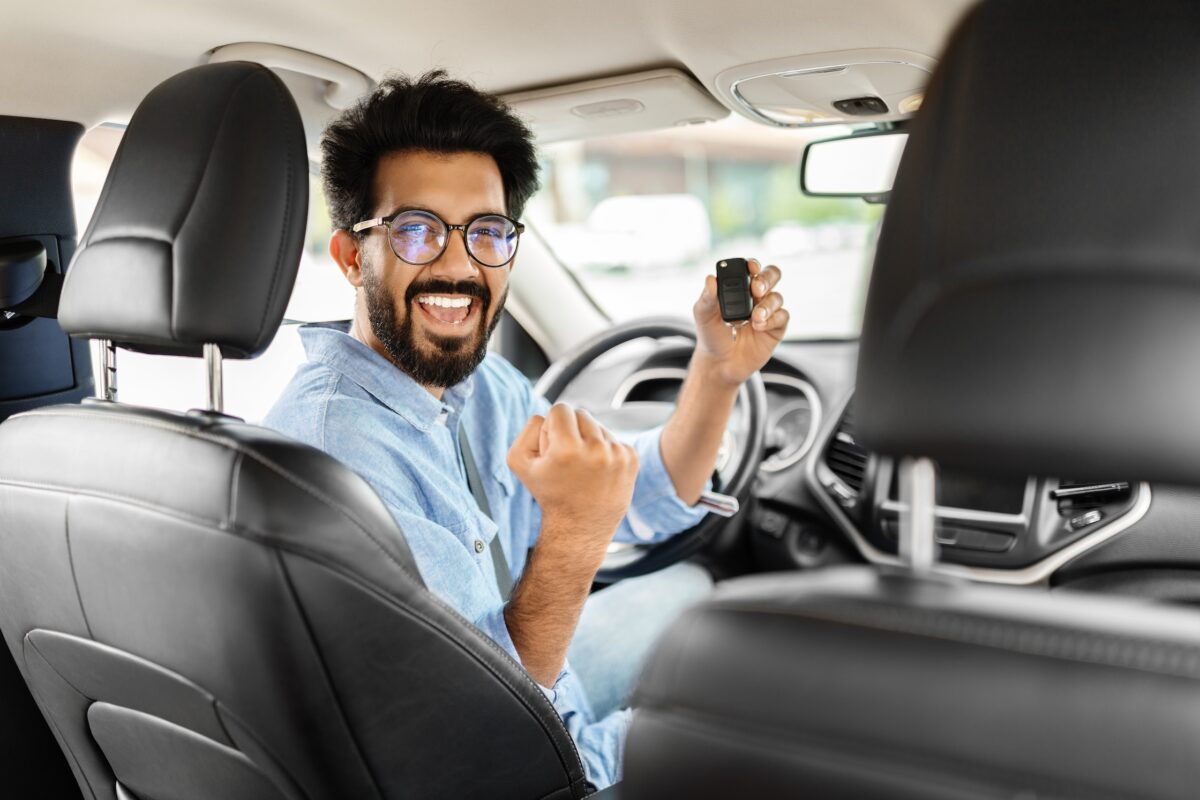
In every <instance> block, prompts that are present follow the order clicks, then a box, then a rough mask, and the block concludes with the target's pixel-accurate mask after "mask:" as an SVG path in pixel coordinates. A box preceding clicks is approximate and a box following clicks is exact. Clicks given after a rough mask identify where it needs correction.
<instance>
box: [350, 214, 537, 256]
mask: <svg viewBox="0 0 1200 800" xmlns="http://www.w3.org/2000/svg"><path fill="white" fill-rule="evenodd" d="M378 226H384V227H386V228H387V229H388V243H389V244H391V246H392V252H393V253H395V254H396V258H398V259H400V260H401V261H403V262H405V263H406V264H412V265H413V266H414V267H420V266H424V265H425V264H431V263H433V262H434V261H437V260H438V259H439V258H440V257H441V255H442V253H444V252H446V245H447V244H448V243H449V242H450V231H461V232H462V236H463V242H464V243H465V244H466V246H467V253H469V254H470V256H471V258H473V259H475V260H476V261H478V262H479V263H480V264H483V265H484V266H485V267H503V266H504V265H505V264H507V263H508V262H510V261H512V260H513V259H514V258H516V255H517V245H518V244H519V243H520V239H521V234H522V233H524V232H525V226H524V225H522V224H521V223H519V222H517V221H516V220H515V219H509V218H508V217H506V216H504V215H503V214H481V215H480V216H478V217H475V218H474V219H472V220H471V221H470V222H468V223H467V224H466V225H450V224H448V223H447V222H446V221H445V220H443V219H442V218H441V217H439V216H438V215H437V214H434V213H433V212H432V211H421V210H419V209H409V210H407V211H397V212H396V213H395V214H392V215H391V216H390V217H376V218H375V219H368V220H364V221H363V222H359V223H357V224H355V225H354V227H353V228H351V230H352V231H353V232H354V233H358V232H360V231H365V230H367V229H368V228H375V227H378Z"/></svg>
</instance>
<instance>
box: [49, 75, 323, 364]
mask: <svg viewBox="0 0 1200 800" xmlns="http://www.w3.org/2000/svg"><path fill="white" fill-rule="evenodd" d="M307 211H308V171H307V156H306V154H305V145H304V132H303V128H302V126H301V123H300V114H299V112H298V111H297V110H296V104H295V101H293V100H292V96H291V94H289V93H288V91H287V89H286V87H284V85H283V83H282V81H280V80H279V78H278V77H277V76H276V75H275V74H274V73H272V72H271V71H270V70H268V69H265V68H263V67H261V66H258V65H256V64H248V63H244V62H230V63H226V64H213V65H207V66H204V67H197V68H195V69H190V70H188V71H186V72H183V73H180V74H179V75H176V76H175V77H173V78H170V79H169V80H167V81H165V82H163V83H162V84H161V85H159V86H158V87H157V88H155V89H154V90H153V91H152V92H151V93H150V94H149V95H148V96H147V97H146V99H145V100H144V101H143V102H142V104H141V106H139V107H138V110H137V112H136V113H135V114H134V117H133V119H132V120H131V122H130V124H129V128H128V129H127V130H126V132H125V135H124V137H123V138H122V142H121V147H120V149H119V150H118V151H117V154H116V157H115V159H114V160H113V166H112V168H111V170H110V172H109V175H108V180H107V181H106V182H105V184H104V191H103V193H102V195H101V197H100V202H99V204H98V205H97V207H96V211H95V214H94V216H93V217H92V223H91V225H90V227H89V228H88V230H87V232H86V233H85V234H84V237H83V241H82V242H81V244H80V247H79V252H78V253H77V254H76V256H75V259H74V261H73V262H72V264H71V268H70V271H69V272H68V274H67V279H66V283H65V285H64V287H63V294H62V300H61V304H60V307H59V321H60V323H61V324H62V326H63V329H64V330H66V331H67V332H68V333H70V334H72V335H74V336H86V337H89V338H101V339H112V340H114V341H116V342H118V343H119V344H121V345H123V346H125V347H128V348H130V349H136V350H144V351H147V352H157V353H167V354H173V355H192V356H195V355H199V354H200V352H201V350H202V347H203V345H204V344H205V343H210V342H211V343H217V344H219V345H220V346H221V352H222V354H223V355H225V357H227V358H245V357H249V356H254V355H257V354H258V353H260V352H262V351H263V350H264V349H266V347H267V345H268V344H269V343H270V342H271V339H272V338H273V337H274V335H275V331H276V329H277V328H278V327H279V322H280V320H281V319H282V318H283V311H284V309H285V308H286V306H287V301H288V297H289V296H290V294H291V289H292V284H293V283H294V282H295V278H296V269H297V267H298V266H299V263H300V250H301V248H302V246H303V243H304V229H305V225H306V224H307V219H308V217H307Z"/></svg>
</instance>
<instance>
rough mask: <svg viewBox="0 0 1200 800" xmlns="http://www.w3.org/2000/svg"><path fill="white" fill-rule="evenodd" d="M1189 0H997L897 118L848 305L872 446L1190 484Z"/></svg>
mask: <svg viewBox="0 0 1200 800" xmlns="http://www.w3.org/2000/svg"><path fill="white" fill-rule="evenodd" d="M1198 29H1200V6H1197V5H1196V4H1195V3H1190V2H1187V0H1163V2H1155V3H1149V4H1147V3H1141V2H1131V1H1130V0H1004V1H1003V2H985V3H982V4H980V5H979V6H977V7H976V8H975V9H974V10H973V11H971V12H970V13H969V14H968V15H967V17H966V18H965V20H964V21H963V22H962V24H961V26H960V27H959V28H958V30H957V32H956V33H955V34H954V35H953V36H952V38H951V40H950V42H949V45H948V47H947V49H946V51H945V53H944V54H943V56H942V58H941V60H940V62H939V66H938V69H937V71H936V74H935V75H934V76H933V79H932V81H931V82H930V85H929V87H928V90H927V92H926V96H925V100H924V102H923V103H922V107H921V112H920V114H918V115H917V118H916V120H915V122H914V124H913V126H912V128H911V130H910V136H909V140H908V145H907V148H906V150H905V153H904V157H903V159H902V161H901V164H900V169H899V173H898V175H897V178H896V183H895V188H894V190H893V191H892V194H891V200H890V203H889V206H888V211H887V215H886V217H885V219H884V223H883V229H882V231H881V234H880V238H879V246H878V249H877V251H876V257H875V267H874V271H873V273H872V279H871V286H870V292H869V298H868V301H867V309H866V313H865V317H864V324H863V334H862V346H861V350H860V357H859V375H858V391H857V394H856V400H855V403H856V407H857V413H856V426H857V433H858V435H859V437H860V439H861V440H862V441H863V442H864V444H865V446H867V447H869V448H870V449H872V450H873V451H876V452H880V453H888V454H894V455H924V456H930V457H932V458H933V459H934V460H935V461H937V462H938V463H939V464H942V465H944V466H957V467H962V468H976V469H986V470H991V471H993V472H996V471H1007V472H1011V473H1016V474H1019V475H1022V476H1024V475H1027V474H1030V473H1035V474H1051V475H1070V476H1071V477H1073V478H1079V479H1087V478H1100V477H1104V476H1110V475H1121V476H1124V477H1128V478H1131V479H1133V478H1136V479H1146V480H1162V481H1164V482H1172V483H1180V484H1196V483H1200V459H1198V458H1196V453H1197V452H1200V348H1197V346H1196V343H1197V342H1198V341H1200V268H1198V266H1197V265H1198V264H1200V225H1198V224H1197V214H1196V210H1195V192H1196V186H1197V185H1200V157H1197V156H1200V106H1197V105H1196V104H1195V103H1191V102H1188V101H1186V100H1184V99H1181V98H1186V97H1188V96H1189V95H1190V93H1191V92H1192V91H1193V85H1194V76H1195V75H1196V74H1197V73H1198V72H1200V48H1197V47H1196V31H1197V30H1198Z"/></svg>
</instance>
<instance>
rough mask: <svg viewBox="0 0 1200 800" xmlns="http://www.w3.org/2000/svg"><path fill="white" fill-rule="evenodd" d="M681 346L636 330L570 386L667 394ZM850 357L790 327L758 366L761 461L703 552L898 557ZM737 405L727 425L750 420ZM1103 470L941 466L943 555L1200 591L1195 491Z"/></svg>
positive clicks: (590, 395) (799, 560)
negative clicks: (862, 431) (763, 414)
mask: <svg viewBox="0 0 1200 800" xmlns="http://www.w3.org/2000/svg"><path fill="white" fill-rule="evenodd" d="M689 356H690V345H689V344H687V343H686V342H683V341H682V340H680V341H678V342H673V341H672V340H661V341H658V342H651V341H648V340H643V341H641V342H640V343H636V342H631V343H629V344H628V345H625V346H622V347H621V348H619V349H617V350H614V351H611V352H609V353H606V354H605V355H604V356H603V357H602V358H600V359H597V362H596V363H595V364H593V365H592V366H591V367H589V368H588V369H587V370H586V371H585V372H584V373H583V374H582V375H580V377H579V378H578V379H577V380H576V381H575V382H574V383H573V384H572V385H571V387H569V389H568V391H567V392H564V394H563V399H564V400H567V401H568V402H575V403H578V404H580V405H584V406H589V407H597V406H601V407H606V408H620V407H622V406H630V405H637V404H645V405H658V406H669V404H671V403H673V402H674V401H675V398H676V396H677V394H678V391H679V387H680V385H681V384H682V381H683V378H684V376H685V375H686V368H687V362H688V358H689ZM856 363H857V345H856V343H854V342H786V343H784V344H783V345H781V346H780V348H779V350H778V351H777V353H776V355H775V357H774V358H773V359H772V360H771V361H770V362H769V363H768V364H767V366H766V367H765V368H764V369H763V370H762V374H763V380H764V384H765V388H766V392H767V430H766V450H765V453H764V457H763V461H762V463H761V466H760V468H759V472H758V476H757V478H756V480H755V483H754V486H753V490H752V497H751V498H750V499H749V502H748V503H747V504H745V505H746V513H744V514H741V515H739V517H737V518H735V520H734V521H732V522H731V525H730V531H729V535H728V536H723V537H721V538H719V539H718V540H716V541H714V542H713V544H712V547H711V548H710V550H711V551H713V552H711V553H709V554H708V555H710V556H711V557H712V559H713V560H715V561H716V562H717V563H718V565H720V564H722V563H726V564H734V566H732V567H731V570H732V572H731V573H730V574H735V573H737V572H748V571H774V570H794V569H806V568H813V567H819V566H823V565H827V564H833V563H843V562H860V563H861V562H868V563H875V564H880V565H893V564H899V563H900V561H899V558H898V556H897V550H898V547H897V530H898V525H899V515H900V511H901V508H902V507H901V504H900V501H899V495H898V491H897V488H898V487H897V479H896V475H897V471H898V470H897V466H896V464H895V462H894V461H892V460H891V459H889V458H886V457H881V456H879V455H877V454H874V453H871V452H870V451H869V450H867V449H866V448H865V447H863V446H862V443H860V442H859V441H858V439H857V438H856V436H855V430H854V401H853V392H854V385H853V384H854V374H855V368H856ZM737 416H738V415H737V414H736V413H735V419H734V420H733V421H732V422H731V425H730V431H729V434H728V435H729V437H730V438H731V439H732V440H736V438H737V436H738V435H739V434H740V431H741V425H742V423H743V422H744V420H741V421H739V420H738V419H737V418H736V417H737ZM733 445H734V441H731V442H730V447H729V449H730V450H736V448H735V447H734V446H733ZM1106 478H1107V479H1106V480H1100V481H1082V480H1077V479H1072V477H1071V476H1061V477H1052V476H1026V477H1015V478H1014V477H1012V476H1002V475H988V474H970V473H965V472H960V471H949V470H942V471H941V473H940V474H939V480H938V484H939V490H938V496H937V504H936V510H935V518H936V523H937V524H936V532H937V534H936V535H937V537H938V550H939V554H938V563H937V565H936V567H935V568H936V570H937V571H939V572H942V573H946V574H949V575H954V576H959V577H966V578H970V579H973V580H980V581H988V582H994V583H1006V584H1019V585H1043V586H1050V587H1052V588H1053V587H1060V586H1071V587H1072V588H1080V589H1089V590H1096V591H1104V592H1112V593H1124V594H1133V595H1138V596H1143V597H1150V598H1153V599H1159V600H1169V601H1174V602H1185V603H1198V604H1200V492H1197V491H1194V490H1190V489H1183V488H1179V487H1170V486H1154V487H1151V486H1150V485H1148V484H1146V483H1142V482H1138V481H1136V480H1132V479H1131V478H1130V477H1129V476H1111V477H1107V476H1106ZM717 571H718V573H720V569H718V570H717Z"/></svg>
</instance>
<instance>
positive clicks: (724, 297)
mask: <svg viewBox="0 0 1200 800" xmlns="http://www.w3.org/2000/svg"><path fill="white" fill-rule="evenodd" d="M717 300H718V301H720V303H721V319H723V320H725V321H726V322H745V321H746V320H748V319H750V312H751V311H753V310H754V298H753V297H752V296H751V295H750V265H749V264H747V263H746V259H744V258H723V259H721V260H720V261H718V262H717Z"/></svg>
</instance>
